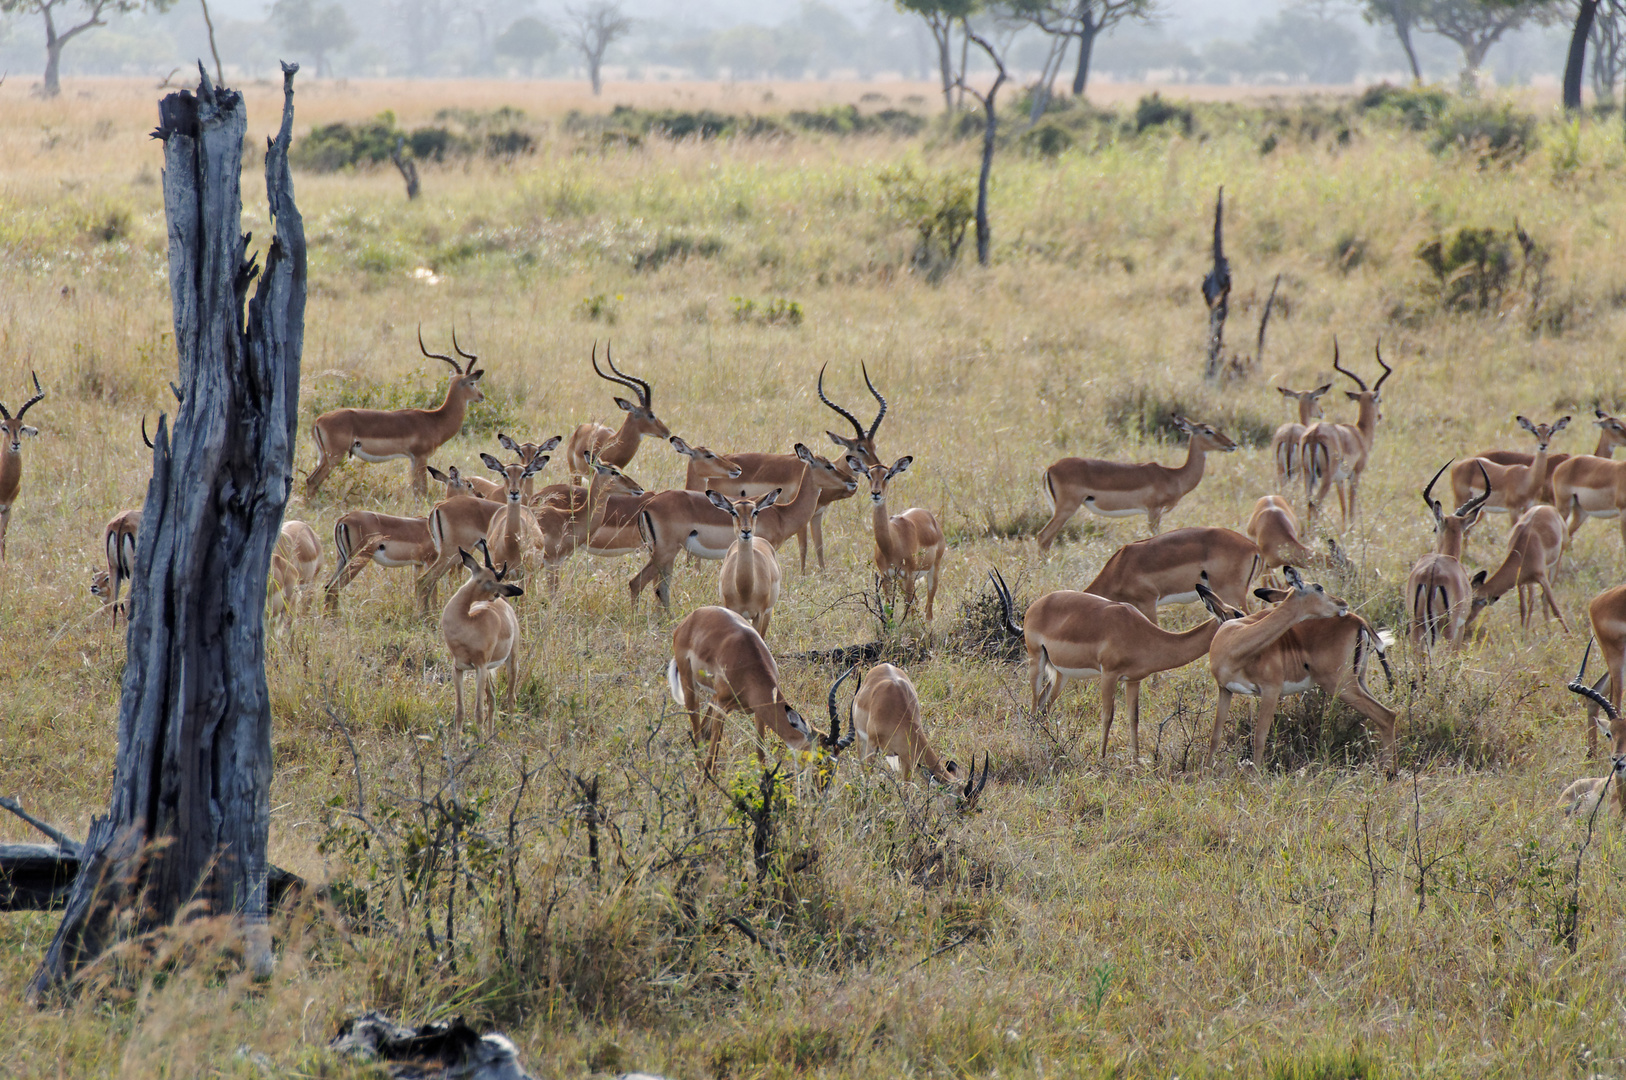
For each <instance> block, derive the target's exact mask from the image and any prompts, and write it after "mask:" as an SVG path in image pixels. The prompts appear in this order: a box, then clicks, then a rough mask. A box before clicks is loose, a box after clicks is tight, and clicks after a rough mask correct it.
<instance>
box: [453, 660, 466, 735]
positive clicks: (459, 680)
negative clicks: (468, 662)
mask: <svg viewBox="0 0 1626 1080" xmlns="http://www.w3.org/2000/svg"><path fill="white" fill-rule="evenodd" d="M452 685H453V686H454V687H456V688H457V722H456V727H457V730H459V731H462V730H463V669H462V668H460V667H458V666H457V663H456V661H453V663H452Z"/></svg>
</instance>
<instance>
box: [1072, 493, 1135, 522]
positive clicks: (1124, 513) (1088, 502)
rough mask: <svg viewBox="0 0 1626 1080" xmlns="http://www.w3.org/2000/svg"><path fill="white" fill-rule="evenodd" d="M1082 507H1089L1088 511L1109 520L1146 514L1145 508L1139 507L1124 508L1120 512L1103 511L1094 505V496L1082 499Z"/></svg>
mask: <svg viewBox="0 0 1626 1080" xmlns="http://www.w3.org/2000/svg"><path fill="white" fill-rule="evenodd" d="M1084 505H1085V506H1087V507H1089V508H1090V510H1091V511H1092V512H1093V513H1097V514H1100V515H1101V516H1102V517H1109V518H1117V517H1134V516H1135V515H1136V514H1144V513H1146V510H1145V508H1143V507H1139V506H1130V507H1126V508H1124V509H1121V510H1103V509H1101V508H1100V507H1099V506H1097V505H1095V496H1094V495H1090V496H1087V497H1086V498H1085V499H1084Z"/></svg>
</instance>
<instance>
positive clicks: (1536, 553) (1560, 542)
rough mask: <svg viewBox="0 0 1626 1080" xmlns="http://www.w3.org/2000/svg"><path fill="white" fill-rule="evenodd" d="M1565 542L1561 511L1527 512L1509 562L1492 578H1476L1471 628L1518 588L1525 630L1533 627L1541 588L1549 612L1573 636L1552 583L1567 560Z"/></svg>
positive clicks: (1511, 540) (1511, 539)
mask: <svg viewBox="0 0 1626 1080" xmlns="http://www.w3.org/2000/svg"><path fill="white" fill-rule="evenodd" d="M1564 538H1565V536H1564V519H1563V518H1561V517H1559V516H1558V511H1557V510H1554V509H1553V508H1552V507H1550V506H1547V505H1544V504H1543V505H1539V506H1532V507H1531V508H1530V509H1529V510H1526V511H1525V513H1524V516H1523V517H1521V518H1520V519H1519V520H1518V522H1517V523H1516V524H1515V525H1514V526H1513V531H1512V532H1511V533H1509V534H1508V537H1507V558H1505V559H1503V560H1502V565H1501V566H1500V567H1498V568H1497V570H1496V572H1495V573H1494V574H1491V575H1489V576H1488V577H1487V576H1486V574H1485V571H1483V570H1481V571H1480V572H1479V573H1477V574H1475V575H1474V579H1473V583H1472V584H1473V590H1474V597H1473V601H1472V606H1471V608H1470V609H1469V612H1468V623H1467V625H1468V626H1472V625H1473V623H1474V620H1475V619H1477V618H1479V615H1480V613H1481V612H1483V611H1484V610H1485V609H1486V608H1487V607H1489V606H1490V605H1492V604H1494V603H1496V601H1498V600H1500V599H1501V598H1502V595H1503V594H1504V593H1506V592H1507V591H1508V590H1509V589H1511V588H1513V587H1514V586H1515V585H1517V586H1518V588H1519V627H1520V628H1521V629H1528V628H1529V626H1530V616H1531V615H1534V614H1535V612H1536V604H1535V591H1536V589H1537V588H1538V587H1539V588H1540V589H1541V597H1542V600H1543V601H1544V602H1545V603H1546V606H1547V612H1550V613H1551V614H1552V615H1556V616H1558V625H1560V626H1562V627H1563V628H1564V633H1566V634H1567V633H1569V632H1570V624H1569V623H1568V622H1566V621H1565V619H1564V613H1563V612H1562V611H1560V610H1558V602H1557V601H1555V600H1554V599H1553V587H1552V581H1551V576H1552V574H1553V571H1555V570H1557V569H1558V563H1559V560H1560V559H1562V558H1563V557H1564ZM1544 614H1546V612H1544Z"/></svg>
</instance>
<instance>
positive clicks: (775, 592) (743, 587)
mask: <svg viewBox="0 0 1626 1080" xmlns="http://www.w3.org/2000/svg"><path fill="white" fill-rule="evenodd" d="M706 496H707V497H708V498H709V499H711V503H712V505H713V506H715V507H717V509H719V510H721V511H723V512H724V513H726V514H727V515H728V516H729V517H731V518H733V519H734V526H735V528H736V529H737V530H738V531H739V538H738V539H737V540H735V541H734V543H733V545H732V546H730V547H729V549H728V554H727V555H725V556H723V570H722V573H721V574H720V575H719V576H718V588H719V590H720V591H721V593H722V599H723V606H724V607H725V608H727V609H728V610H730V611H732V612H735V613H736V614H738V615H741V616H743V617H744V618H745V619H746V620H747V621H748V622H750V624H751V628H752V629H754V630H755V631H756V632H757V633H759V634H761V635H762V636H763V637H767V636H768V623H769V621H770V620H771V619H772V618H773V606H774V605H775V604H777V603H778V602H779V559H778V557H777V556H775V555H774V551H773V545H772V544H770V543H768V541H766V540H763V539H762V538H760V537H758V536H757V535H755V530H756V523H757V515H758V514H759V513H761V512H762V511H764V510H766V509H768V508H769V507H770V506H772V505H773V504H774V501H775V500H776V499H778V498H779V492H777V491H770V492H768V494H766V495H764V496H762V498H760V499H730V498H728V497H727V496H724V495H719V494H717V492H715V491H708V492H706Z"/></svg>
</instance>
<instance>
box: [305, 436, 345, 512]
mask: <svg viewBox="0 0 1626 1080" xmlns="http://www.w3.org/2000/svg"><path fill="white" fill-rule="evenodd" d="M316 452H317V454H318V455H319V457H318V460H317V462H316V468H314V469H312V470H311V472H310V475H309V476H307V477H305V498H307V499H309V498H311V497H312V496H314V495H315V494H316V492H317V491H318V490H320V489H321V487H322V483H323V481H325V480H326V479H327V477H328V474H329V473H331V472H332V471H333V467H334V466H335V465H337V464H338V463H339V461H340V460H341V459H340V458H339V457H338V455H329V454H328V452H327V448H326V447H325V446H323V445H322V444H321V443H320V442H318V443H317V444H316Z"/></svg>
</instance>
